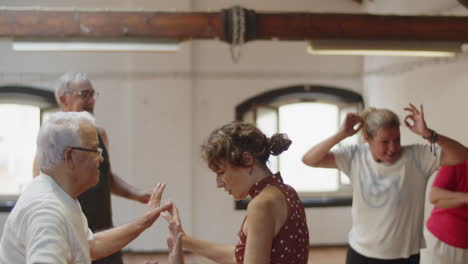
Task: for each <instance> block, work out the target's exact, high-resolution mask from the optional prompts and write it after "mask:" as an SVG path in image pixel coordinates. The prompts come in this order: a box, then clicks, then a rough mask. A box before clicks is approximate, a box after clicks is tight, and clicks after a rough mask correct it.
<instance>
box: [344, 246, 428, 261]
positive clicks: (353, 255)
mask: <svg viewBox="0 0 468 264" xmlns="http://www.w3.org/2000/svg"><path fill="white" fill-rule="evenodd" d="M346 264H419V254H415V255H412V256H411V257H409V258H399V259H376V258H368V257H366V256H363V255H361V254H359V253H357V252H356V251H355V250H354V249H352V248H351V247H348V253H347V254H346Z"/></svg>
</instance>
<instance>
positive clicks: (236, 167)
mask: <svg viewBox="0 0 468 264" xmlns="http://www.w3.org/2000/svg"><path fill="white" fill-rule="evenodd" d="M290 144H291V140H289V139H288V138H287V136H286V135H285V134H275V135H273V136H272V137H271V138H268V137H266V136H265V134H263V133H262V132H261V131H260V130H259V129H258V128H256V127H255V126H254V125H252V124H248V123H242V122H232V123H229V124H227V125H225V126H222V127H221V128H218V129H216V130H214V131H213V132H212V133H211V134H210V135H209V137H208V139H207V141H206V142H205V144H203V146H202V156H203V159H204V160H205V161H206V163H207V164H208V167H209V168H210V169H211V170H212V171H213V172H214V173H215V174H216V184H217V187H218V188H223V189H224V190H225V191H226V192H227V193H229V194H230V195H231V196H233V197H234V199H236V200H243V199H245V198H247V196H250V197H251V198H252V200H251V201H250V203H249V205H248V207H247V215H246V217H245V219H244V222H243V223H242V226H241V229H240V231H239V233H238V236H239V242H238V243H237V245H236V246H228V245H222V244H217V243H210V242H206V241H202V240H199V239H196V238H194V237H192V236H189V235H187V234H183V235H182V245H183V247H184V248H185V249H187V250H189V251H191V252H193V253H195V254H198V255H201V256H204V257H206V258H208V259H211V260H213V261H215V262H216V263H244V264H267V263H272V264H273V263H274V264H280V263H281V264H288V263H290V264H306V263H307V259H308V254H309V232H308V228H307V222H306V216H305V212H304V207H303V206H302V203H301V201H300V199H299V197H298V195H297V193H296V191H295V190H294V189H293V188H292V187H291V186H289V185H286V184H284V183H283V180H282V178H281V175H280V173H276V174H273V173H272V172H271V171H270V169H268V167H267V165H266V163H267V161H268V158H269V157H270V155H279V154H280V153H282V152H283V151H285V150H287V149H288V148H289V145H290ZM174 210H177V209H176V208H175V209H174ZM177 215H178V214H175V213H172V218H176V219H175V221H176V222H177V223H180V219H178V217H177ZM173 221H174V219H173Z"/></svg>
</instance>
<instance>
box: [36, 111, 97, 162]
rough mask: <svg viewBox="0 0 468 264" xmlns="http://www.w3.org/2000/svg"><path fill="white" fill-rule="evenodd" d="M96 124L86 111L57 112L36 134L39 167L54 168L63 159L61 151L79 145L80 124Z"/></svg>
mask: <svg viewBox="0 0 468 264" xmlns="http://www.w3.org/2000/svg"><path fill="white" fill-rule="evenodd" d="M83 123H90V124H91V125H93V126H96V124H95V121H94V117H93V116H92V115H91V114H90V113H88V112H85V111H83V112H57V113H54V114H52V115H51V116H50V117H49V118H48V120H47V121H46V122H45V123H44V124H43V125H42V127H41V129H40V130H39V134H38V136H37V159H38V165H39V168H40V169H50V168H56V167H57V166H58V165H60V163H61V162H62V161H63V152H64V151H65V149H66V148H68V147H70V146H81V138H80V134H79V133H80V126H81V125H82V124H83Z"/></svg>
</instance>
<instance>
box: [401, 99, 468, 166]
mask: <svg viewBox="0 0 468 264" xmlns="http://www.w3.org/2000/svg"><path fill="white" fill-rule="evenodd" d="M404 110H406V111H408V112H409V114H408V115H407V116H406V117H405V120H404V121H405V125H406V126H407V127H408V128H409V129H410V130H411V131H412V132H413V133H415V134H417V135H420V136H422V137H425V138H429V137H430V136H431V133H432V132H431V130H430V129H429V128H428V127H427V125H426V121H425V119H424V108H423V106H422V105H421V106H420V108H419V109H417V108H416V107H415V106H414V105H412V104H410V105H409V106H408V107H406V108H405V109H404ZM408 120H411V121H412V124H411V123H409V122H408ZM436 143H437V145H439V146H440V147H441V149H442V153H441V157H440V166H451V165H456V164H459V163H462V162H464V161H465V160H468V149H467V148H466V147H465V146H463V145H462V144H460V143H459V142H457V141H455V140H453V139H451V138H449V137H446V136H443V135H439V139H438V140H437V142H436Z"/></svg>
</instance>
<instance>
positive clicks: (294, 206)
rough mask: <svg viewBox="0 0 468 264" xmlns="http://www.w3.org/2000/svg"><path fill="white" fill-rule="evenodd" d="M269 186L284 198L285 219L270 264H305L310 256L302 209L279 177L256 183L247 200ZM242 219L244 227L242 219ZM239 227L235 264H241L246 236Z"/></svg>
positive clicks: (297, 198)
mask: <svg viewBox="0 0 468 264" xmlns="http://www.w3.org/2000/svg"><path fill="white" fill-rule="evenodd" d="M268 185H273V186H275V187H277V188H278V189H279V190H280V191H281V192H282V193H283V195H284V197H285V198H286V202H287V204H288V216H287V219H286V222H285V223H284V225H283V226H282V227H281V229H280V231H279V233H278V234H277V235H276V237H275V238H273V243H272V247H271V255H270V264H280V263H281V264H307V259H308V256H309V230H308V228H307V222H306V216H305V212H304V206H303V205H302V203H301V200H300V199H299V196H298V195H297V192H296V190H294V188H292V187H291V186H289V185H286V184H284V183H283V179H282V178H281V175H280V174H279V173H277V174H275V175H273V176H272V177H268V178H266V179H263V180H261V181H260V182H257V183H256V184H255V185H254V186H253V187H252V189H251V190H250V197H252V199H255V197H256V196H257V195H258V194H259V193H260V192H261V191H262V190H263V189H264V188H265V187H266V186H268ZM246 218H247V216H246V217H245V218H244V223H245V219H246ZM244 223H242V226H241V229H240V231H239V233H238V237H239V242H238V243H237V245H236V251H235V256H236V261H237V263H238V264H242V263H244V253H245V247H246V241H247V236H246V235H245V234H244V232H242V228H243V226H244Z"/></svg>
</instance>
